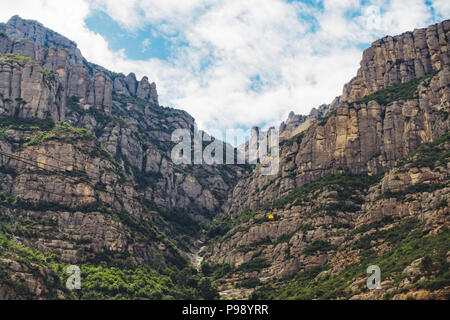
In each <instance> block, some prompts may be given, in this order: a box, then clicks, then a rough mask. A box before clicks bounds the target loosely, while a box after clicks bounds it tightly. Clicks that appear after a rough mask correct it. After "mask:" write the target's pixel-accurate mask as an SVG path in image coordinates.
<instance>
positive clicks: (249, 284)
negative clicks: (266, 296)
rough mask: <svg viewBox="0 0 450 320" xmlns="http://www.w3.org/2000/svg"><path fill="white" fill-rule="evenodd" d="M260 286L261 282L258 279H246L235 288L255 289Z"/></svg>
mask: <svg viewBox="0 0 450 320" xmlns="http://www.w3.org/2000/svg"><path fill="white" fill-rule="evenodd" d="M260 285H262V282H261V280H259V279H258V278H248V279H244V280H242V281H241V282H239V283H238V284H237V285H236V288H240V287H242V288H256V287H258V286H260Z"/></svg>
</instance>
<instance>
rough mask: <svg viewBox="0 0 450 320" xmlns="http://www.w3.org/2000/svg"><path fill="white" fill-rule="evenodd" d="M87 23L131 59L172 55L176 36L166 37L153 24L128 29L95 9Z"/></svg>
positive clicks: (112, 46)
mask: <svg viewBox="0 0 450 320" xmlns="http://www.w3.org/2000/svg"><path fill="white" fill-rule="evenodd" d="M85 23H86V26H87V27H88V29H90V30H92V31H94V32H96V33H98V34H100V35H101V36H103V37H104V38H105V40H106V41H107V42H108V45H109V47H110V48H111V49H112V50H114V51H117V50H120V49H124V50H125V54H126V56H127V57H128V58H129V59H133V60H147V59H150V58H157V59H161V60H168V59H169V57H170V56H171V53H172V50H173V44H174V41H175V38H169V37H166V36H165V35H163V34H161V33H160V32H159V31H158V30H157V28H155V27H154V26H152V25H147V26H146V27H145V28H143V29H139V30H137V31H128V30H126V29H124V28H122V27H121V26H120V25H119V24H118V23H117V22H116V21H114V20H113V19H111V17H110V16H108V15H107V14H106V13H104V12H102V11H94V12H93V13H92V14H91V15H89V17H88V18H87V19H86V20H85ZM182 45H186V44H183V43H181V44H180V43H179V44H178V45H177V47H179V46H182Z"/></svg>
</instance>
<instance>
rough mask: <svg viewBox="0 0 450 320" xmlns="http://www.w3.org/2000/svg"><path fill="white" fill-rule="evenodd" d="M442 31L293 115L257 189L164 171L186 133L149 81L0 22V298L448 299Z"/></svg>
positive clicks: (393, 52)
mask: <svg viewBox="0 0 450 320" xmlns="http://www.w3.org/2000/svg"><path fill="white" fill-rule="evenodd" d="M449 27H450V24H449V22H448V21H444V22H442V23H440V24H437V25H435V26H431V27H429V28H427V29H423V30H416V31H414V32H413V33H406V34H403V35H400V36H397V37H393V38H392V37H387V38H384V39H382V40H380V41H377V42H375V43H374V44H373V46H372V47H371V48H369V49H368V50H366V51H365V53H364V56H363V62H362V63H361V68H360V70H359V71H358V75H357V77H356V78H355V79H353V80H352V81H351V82H350V83H349V84H348V85H347V86H346V87H345V89H344V93H343V95H342V96H341V97H338V98H336V99H335V100H334V101H333V102H332V103H331V104H330V105H323V106H320V107H319V108H318V109H313V110H312V112H311V114H310V115H309V116H298V115H295V114H294V113H291V114H290V115H289V118H288V120H287V121H286V122H285V123H283V124H282V125H281V127H280V129H281V130H280V131H281V136H280V142H281V143H280V171H279V174H277V175H272V176H263V175H261V171H260V169H261V164H258V165H256V168H255V169H254V170H252V168H251V167H248V166H245V165H244V166H230V165H227V166H217V165H210V166H207V165H176V164H174V163H173V162H172V160H171V158H170V151H171V149H172V146H173V145H174V144H173V142H172V141H171V134H172V132H173V131H174V130H175V129H179V128H183V129H188V130H189V131H190V132H191V134H192V135H193V134H194V133H198V132H196V130H197V128H196V126H195V123H194V119H193V118H192V117H191V116H190V115H189V114H187V113H186V112H184V111H181V110H176V109H172V108H165V107H161V106H159V105H158V96H157V92H156V85H155V84H154V83H150V82H149V80H148V78H147V77H143V78H142V80H141V81H137V79H136V76H135V75H134V74H133V73H130V74H129V75H127V76H125V75H123V74H116V73H113V72H111V71H109V70H106V69H105V68H103V67H101V66H98V65H95V64H92V63H89V62H87V61H86V60H85V59H84V58H83V56H82V55H81V53H80V51H79V49H78V48H77V46H76V44H75V43H74V42H72V41H70V40H68V39H67V38H65V37H63V36H61V35H59V34H57V33H55V32H53V31H51V30H48V29H46V28H45V27H44V26H42V25H41V24H39V23H37V22H35V21H29V20H23V19H21V18H20V17H17V16H15V17H13V18H11V19H10V21H8V22H7V23H6V24H0V98H1V99H0V299H36V298H42V299H44V298H49V299H77V298H83V299H98V298H100V299H104V298H118V299H123V298H150V299H171V298H177V299H183V298H188V299H198V298H217V297H218V296H217V292H216V291H215V290H214V289H213V288H212V287H211V280H212V281H214V282H215V284H216V285H218V286H219V287H220V290H221V292H222V295H224V296H228V297H235V298H236V297H238V298H243V297H249V296H250V295H252V297H253V298H308V299H313V298H337V299H341V298H362V299H379V298H383V299H388V298H394V299H406V298H432V299H441V298H447V299H448V296H449V286H448V272H447V271H446V270H448V264H449V263H450V260H449V257H450V253H449V252H450V248H449V247H448V244H449V239H448V225H449V219H448V213H449V206H448V198H447V195H448V194H449V186H448V177H449V174H450V172H449V168H450V166H449V159H448V150H449V147H450V144H449V143H450V142H449V135H448V129H449V125H450V120H449V117H448V114H449V111H450V110H449V107H450V106H449V104H450V102H449V101H450V99H449V95H450V66H449V65H448V63H449V61H448V60H449V59H448V51H447V47H448V39H449V35H448V33H449ZM56 121H64V122H56ZM255 129H256V130H259V129H258V128H255ZM224 147H225V146H224ZM244 148H245V145H244ZM219 212H221V214H218V213H219ZM268 213H272V214H273V216H274V219H273V220H268V219H267V214H268ZM203 231H205V233H203ZM205 234H206V235H207V237H205V236H204V235H205ZM200 247H201V249H200ZM197 249H200V251H199V252H200V253H201V255H202V256H203V258H204V260H205V261H206V263H204V264H203V265H202V267H201V272H200V273H198V272H197V271H196V270H193V269H192V267H191V266H190V265H189V261H188V260H189V259H191V261H193V262H194V263H195V264H196V266H197V264H198V263H200V261H201V260H202V258H201V257H200V256H199V255H198V254H197ZM392 261H395V263H394V264H393V263H392ZM68 264H77V265H79V266H80V267H81V268H82V270H83V275H84V278H83V279H84V280H83V281H85V282H84V285H83V286H84V287H83V290H81V291H78V292H73V291H70V290H68V289H67V288H66V287H65V285H64V280H65V279H67V274H66V273H65V267H66V266H67V265H68ZM371 264H377V265H380V267H381V268H382V270H383V274H384V278H383V282H382V289H381V290H375V291H368V290H366V289H365V287H364V283H365V279H366V276H367V275H366V267H367V266H368V265H371Z"/></svg>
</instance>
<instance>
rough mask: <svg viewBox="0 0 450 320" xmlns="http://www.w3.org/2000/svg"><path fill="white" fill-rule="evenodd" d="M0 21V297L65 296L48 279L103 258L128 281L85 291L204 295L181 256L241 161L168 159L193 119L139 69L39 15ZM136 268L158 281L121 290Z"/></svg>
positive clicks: (241, 171)
mask: <svg viewBox="0 0 450 320" xmlns="http://www.w3.org/2000/svg"><path fill="white" fill-rule="evenodd" d="M0 30H1V32H0V52H1V55H0V97H1V100H0V126H1V131H0V132H1V139H0V151H1V152H2V153H1V155H0V168H1V171H0V177H1V179H0V181H1V199H2V201H1V208H2V209H1V212H2V215H1V221H2V222H1V223H2V230H3V232H2V237H4V241H7V243H8V244H7V246H6V248H5V247H4V248H3V249H2V251H1V254H0V255H1V257H2V261H3V263H2V264H0V265H1V267H2V269H0V271H2V273H1V274H2V279H3V281H2V283H4V285H2V286H1V290H0V298H25V297H26V298H30V297H33V298H36V297H39V298H40V297H47V298H48V297H71V295H70V294H71V293H70V292H69V293H68V292H67V290H65V289H64V288H65V285H64V284H63V283H62V280H61V281H59V280H55V279H62V278H66V277H67V276H66V275H64V274H61V273H60V274H58V272H60V271H61V270H62V266H63V265H64V264H67V263H70V264H76V265H80V266H81V268H82V270H83V269H86V270H90V269H89V268H94V267H93V265H96V266H97V265H99V264H100V265H101V267H100V268H101V270H97V271H98V272H100V274H101V276H104V277H107V276H111V277H113V278H117V281H116V284H117V283H119V284H118V285H119V286H124V287H126V288H127V289H126V290H125V289H124V290H125V291H121V290H122V289H120V290H119V291H116V290H113V289H111V288H109V289H111V290H112V291H107V290H106V291H105V290H103V289H102V290H100V289H99V288H100V287H99V286H103V285H102V284H101V282H98V283H96V282H94V283H93V284H92V290H91V291H89V292H84V293H83V295H82V297H83V298H89V297H101V298H106V297H120V296H124V297H142V298H155V297H156V298H170V297H172V298H189V297H190V298H199V297H201V295H200V293H199V289H198V287H199V286H200V284H199V282H200V280H201V279H200V277H199V276H197V275H196V270H195V269H194V268H193V267H191V266H190V265H189V259H188V258H189V257H190V256H192V254H193V253H195V252H196V251H197V250H198V248H197V247H196V246H197V245H198V244H201V241H197V240H199V238H200V237H201V230H202V228H203V227H204V226H205V225H206V224H208V223H209V222H210V221H211V219H212V217H213V216H214V215H215V213H216V211H219V210H220V208H221V206H222V205H223V203H224V201H225V198H226V194H227V192H228V191H229V190H230V189H231V187H232V186H234V184H235V182H236V181H237V179H238V178H239V177H240V176H242V175H245V174H247V172H248V170H249V169H248V168H247V167H245V166H187V165H176V164H174V163H173V162H172V160H171V158H170V150H171V149H172V146H173V145H174V144H173V142H172V141H171V134H172V132H173V131H174V130H175V129H187V130H189V131H190V132H192V134H193V133H194V131H197V129H196V127H195V125H194V119H193V118H192V117H191V116H190V115H189V114H187V113H186V112H184V111H181V110H176V109H173V108H166V107H162V106H160V105H159V104H158V96H157V92H156V86H155V84H154V83H149V81H148V79H147V77H143V78H142V80H140V81H137V80H136V78H135V75H134V74H132V73H131V74H129V75H128V76H124V75H123V74H117V73H113V72H111V71H108V70H106V69H104V68H102V67H100V66H97V65H94V64H92V63H89V62H87V61H86V59H84V58H83V56H82V55H81V53H80V51H79V49H78V48H77V46H76V44H75V43H74V42H72V41H70V40H69V39H67V38H65V37H63V36H62V35H59V34H57V33H55V32H53V31H51V30H48V29H46V28H45V27H44V26H42V25H41V24H39V23H38V22H35V21H29V20H23V19H21V18H20V17H18V16H15V17H12V18H11V19H10V20H9V21H8V22H7V23H6V24H2V25H0ZM16 245H17V246H19V247H17V248H16ZM21 250H30V251H29V252H28V251H27V252H28V253H29V254H30V255H39V257H41V256H42V259H38V260H36V259H34V258H31V257H30V256H28V255H26V254H25V253H26V252H24V251H21ZM47 254H48V255H50V256H49V257H50V258H48V257H46V255H47ZM194 258H195V256H194ZM49 259H50V260H51V262H50V263H46V262H45V261H46V260H49ZM142 265H144V266H145V269H142V267H141V266H142ZM119 267H120V268H125V270H127V271H126V274H122V269H120V274H118V273H119V269H117V268H119ZM114 268H116V269H114ZM141 269H142V270H141ZM36 270H37V271H36ZM92 270H94V271H92V272H93V274H96V272H97V271H96V269H95V268H94V269H92ZM83 272H85V271H83ZM86 272H88V271H86ZM182 272H184V276H181V275H180V279H179V280H175V279H174V278H173V277H172V275H173V274H177V277H178V274H182ZM138 274H143V277H147V278H148V279H150V280H151V283H161V285H160V286H159V287H158V288H157V289H155V287H154V286H149V283H143V287H141V288H139V287H136V288H135V289H133V290H131V289H129V286H130V284H129V283H127V281H125V280H124V278H123V277H128V276H133V277H137V275H138ZM169 275H170V277H169ZM49 277H51V279H52V280H49ZM171 278H172V280H171ZM197 278H198V279H197ZM55 281H56V283H55ZM93 281H94V280H93ZM95 281H99V280H95ZM105 281H107V280H105ZM187 281H191V282H189V285H188V284H186V282H187ZM23 282H24V283H23ZM60 282H61V283H60ZM172 282H173V283H172ZM181 282H182V283H181ZM204 284H205V290H206V292H209V291H208V290H209V289H210V288H209V285H208V282H204ZM211 290H212V289H211ZM104 291H105V292H104ZM117 292H119V293H117Z"/></svg>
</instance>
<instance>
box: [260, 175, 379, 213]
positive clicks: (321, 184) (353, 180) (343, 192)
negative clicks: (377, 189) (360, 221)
mask: <svg viewBox="0 0 450 320" xmlns="http://www.w3.org/2000/svg"><path fill="white" fill-rule="evenodd" d="M380 179H381V176H380V175H374V176H367V175H352V174H342V175H327V176H325V177H324V178H322V179H320V180H317V181H314V182H311V183H308V184H304V185H302V186H300V187H298V188H296V189H295V190H293V191H292V192H290V193H289V194H287V195H285V196H283V197H281V198H279V199H277V200H275V201H273V202H271V203H268V204H266V205H264V206H263V208H262V209H263V210H267V209H270V208H284V207H285V206H287V205H296V204H300V203H301V202H303V201H304V200H306V199H307V196H308V195H310V194H311V193H312V192H314V191H316V190H323V188H325V187H328V188H330V189H331V190H335V191H337V193H338V200H340V201H348V200H351V201H354V202H356V203H361V198H360V197H359V196H357V195H355V191H357V190H358V191H364V190H368V188H369V187H370V186H371V185H373V184H375V183H377V182H379V181H380ZM340 205H341V206H342V209H343V210H346V209H350V211H351V212H353V211H354V210H355V208H354V207H348V208H346V205H345V204H329V206H332V207H333V208H334V207H336V209H339V208H340V207H339V206H340ZM332 207H330V208H329V209H333V208H332Z"/></svg>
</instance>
